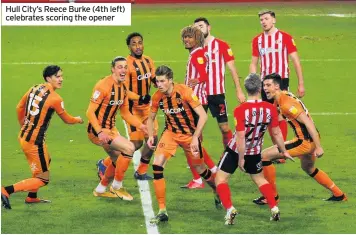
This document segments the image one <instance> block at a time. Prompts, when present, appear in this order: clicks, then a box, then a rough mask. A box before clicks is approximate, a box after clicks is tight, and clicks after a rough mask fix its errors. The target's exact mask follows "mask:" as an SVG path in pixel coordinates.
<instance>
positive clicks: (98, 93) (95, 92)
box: [93, 90, 100, 100]
mask: <svg viewBox="0 0 356 235" xmlns="http://www.w3.org/2000/svg"><path fill="white" fill-rule="evenodd" d="M99 96H100V91H97V90H96V91H94V94H93V100H97V99H98V98H99Z"/></svg>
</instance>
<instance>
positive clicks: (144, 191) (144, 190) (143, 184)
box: [123, 121, 159, 234]
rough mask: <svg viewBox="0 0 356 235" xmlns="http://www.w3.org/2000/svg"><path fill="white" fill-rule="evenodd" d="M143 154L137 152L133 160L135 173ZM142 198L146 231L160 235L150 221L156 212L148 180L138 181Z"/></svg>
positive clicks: (127, 133)
mask: <svg viewBox="0 0 356 235" xmlns="http://www.w3.org/2000/svg"><path fill="white" fill-rule="evenodd" d="M123 123H124V127H125V131H126V136H127V138H128V139H130V136H129V132H128V129H127V126H126V123H125V121H123ZM140 159H141V152H140V150H137V151H135V153H134V155H133V159H132V164H133V165H134V168H135V171H136V170H137V167H138V164H139V163H140ZM137 184H138V188H139V192H140V196H141V204H142V211H143V215H144V216H145V224H146V230H147V233H148V234H159V232H158V228H157V226H156V225H155V224H153V225H152V224H151V223H150V219H151V218H153V217H154V212H153V208H152V199H151V191H150V186H149V184H148V181H147V180H137Z"/></svg>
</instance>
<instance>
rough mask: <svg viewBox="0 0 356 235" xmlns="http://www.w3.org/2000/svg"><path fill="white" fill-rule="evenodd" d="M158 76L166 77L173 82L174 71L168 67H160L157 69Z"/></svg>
mask: <svg viewBox="0 0 356 235" xmlns="http://www.w3.org/2000/svg"><path fill="white" fill-rule="evenodd" d="M157 76H166V77H167V78H168V79H172V80H173V70H172V69H171V68H170V67H168V66H167V65H161V66H158V68H157V69H156V77H157Z"/></svg>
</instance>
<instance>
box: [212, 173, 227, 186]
mask: <svg viewBox="0 0 356 235" xmlns="http://www.w3.org/2000/svg"><path fill="white" fill-rule="evenodd" d="M227 182H228V177H225V176H224V175H223V174H220V170H219V171H218V172H217V173H216V176H215V184H216V186H218V185H219V184H224V183H227Z"/></svg>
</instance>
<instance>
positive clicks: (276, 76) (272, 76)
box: [263, 73, 282, 86]
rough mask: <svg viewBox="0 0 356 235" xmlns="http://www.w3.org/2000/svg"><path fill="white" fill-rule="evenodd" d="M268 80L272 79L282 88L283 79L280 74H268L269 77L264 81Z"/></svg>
mask: <svg viewBox="0 0 356 235" xmlns="http://www.w3.org/2000/svg"><path fill="white" fill-rule="evenodd" d="M267 79H272V80H273V83H274V84H278V85H279V86H281V82H282V77H281V75H279V74H278V73H271V74H268V75H267V76H265V77H264V79H263V81H264V80H267Z"/></svg>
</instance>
